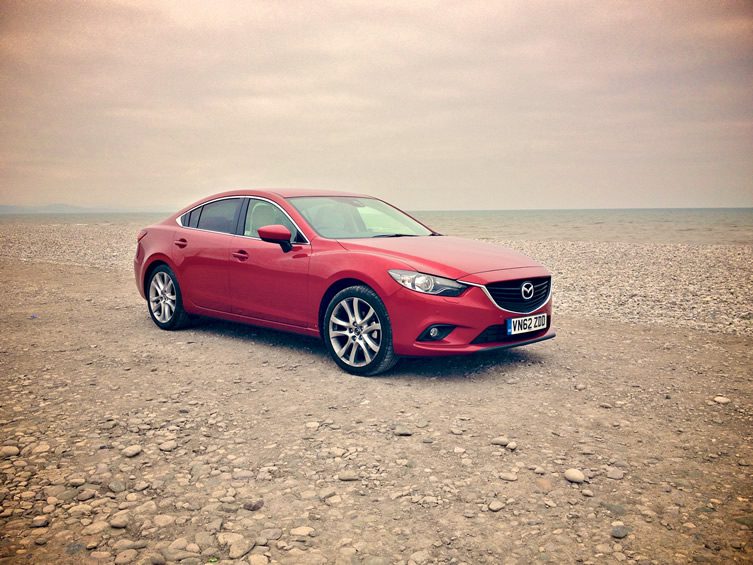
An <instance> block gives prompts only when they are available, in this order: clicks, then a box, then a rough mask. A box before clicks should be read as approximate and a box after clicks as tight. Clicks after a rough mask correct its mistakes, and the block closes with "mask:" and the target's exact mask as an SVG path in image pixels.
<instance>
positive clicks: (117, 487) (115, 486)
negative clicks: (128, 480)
mask: <svg viewBox="0 0 753 565" xmlns="http://www.w3.org/2000/svg"><path fill="white" fill-rule="evenodd" d="M107 488H109V489H110V491H111V492H114V493H115V494H118V493H121V492H123V491H125V489H126V486H125V483H124V482H123V481H117V480H116V481H110V482H109V484H108V485H107Z"/></svg>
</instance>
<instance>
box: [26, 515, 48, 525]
mask: <svg viewBox="0 0 753 565" xmlns="http://www.w3.org/2000/svg"><path fill="white" fill-rule="evenodd" d="M49 523H50V517H49V516H46V515H45V514H42V515H40V516H35V517H34V519H33V520H32V521H31V527H32V528H44V527H46V526H47V525H49Z"/></svg>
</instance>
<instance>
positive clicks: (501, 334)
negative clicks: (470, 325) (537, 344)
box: [471, 319, 549, 345]
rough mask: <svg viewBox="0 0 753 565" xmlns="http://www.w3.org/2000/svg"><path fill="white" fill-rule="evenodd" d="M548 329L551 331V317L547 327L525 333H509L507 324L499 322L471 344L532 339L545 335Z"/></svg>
mask: <svg viewBox="0 0 753 565" xmlns="http://www.w3.org/2000/svg"><path fill="white" fill-rule="evenodd" d="M547 331H549V319H547V321H546V327H545V328H542V329H540V330H538V331H535V332H530V333H524V334H514V335H507V326H506V325H505V324H499V325H494V326H489V327H488V328H486V329H485V330H484V331H483V332H481V333H480V334H479V335H478V337H477V338H476V339H474V340H473V341H472V342H471V344H474V345H477V344H481V343H505V342H508V341H520V340H521V339H532V338H537V337H540V336H542V335H544V334H545V333H546V332H547Z"/></svg>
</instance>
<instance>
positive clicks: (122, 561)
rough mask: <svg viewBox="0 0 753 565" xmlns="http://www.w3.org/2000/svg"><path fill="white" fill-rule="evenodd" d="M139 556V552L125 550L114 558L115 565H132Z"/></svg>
mask: <svg viewBox="0 0 753 565" xmlns="http://www.w3.org/2000/svg"><path fill="white" fill-rule="evenodd" d="M138 556H139V552H138V551H136V550H135V549H126V550H125V551H121V552H120V553H118V554H117V555H116V556H115V565H126V564H127V563H133V562H134V561H135V560H136V558H137V557H138Z"/></svg>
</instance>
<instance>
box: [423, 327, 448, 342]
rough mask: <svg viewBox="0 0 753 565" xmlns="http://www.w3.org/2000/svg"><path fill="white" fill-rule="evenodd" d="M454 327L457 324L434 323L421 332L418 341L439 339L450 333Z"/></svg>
mask: <svg viewBox="0 0 753 565" xmlns="http://www.w3.org/2000/svg"><path fill="white" fill-rule="evenodd" d="M454 329H455V326H451V325H449V324H434V325H432V326H429V327H428V328H426V329H425V330H424V331H422V332H421V335H420V336H418V341H439V340H442V339H444V338H446V337H447V336H448V335H450V332H451V331H452V330H454Z"/></svg>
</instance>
